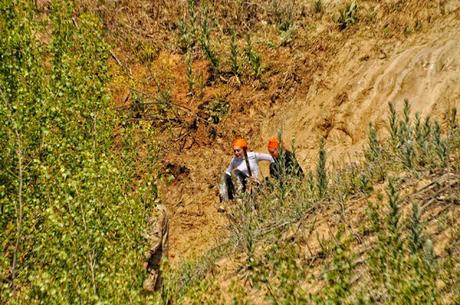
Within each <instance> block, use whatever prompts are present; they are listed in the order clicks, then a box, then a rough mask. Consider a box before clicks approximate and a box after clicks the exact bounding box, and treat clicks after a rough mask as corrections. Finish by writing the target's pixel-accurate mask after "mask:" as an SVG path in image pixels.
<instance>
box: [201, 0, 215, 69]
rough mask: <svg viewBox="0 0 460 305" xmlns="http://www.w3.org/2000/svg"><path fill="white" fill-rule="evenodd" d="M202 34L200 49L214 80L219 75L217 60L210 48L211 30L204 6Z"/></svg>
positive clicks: (206, 9) (206, 8)
mask: <svg viewBox="0 0 460 305" xmlns="http://www.w3.org/2000/svg"><path fill="white" fill-rule="evenodd" d="M201 30H202V33H201V39H200V41H201V47H202V49H203V52H204V54H205V55H206V57H207V58H208V60H209V61H210V62H211V67H210V68H211V75H212V77H213V78H216V77H217V75H218V74H219V58H218V57H217V54H216V53H215V52H214V50H213V49H212V47H211V29H210V27H209V16H208V7H207V5H205V6H204V7H203V22H202V29H201Z"/></svg>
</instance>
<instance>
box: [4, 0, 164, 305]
mask: <svg viewBox="0 0 460 305" xmlns="http://www.w3.org/2000/svg"><path fill="white" fill-rule="evenodd" d="M0 11H1V12H2V13H1V17H0V28H3V29H8V30H7V31H1V33H0V40H1V44H2V46H3V47H2V49H1V50H0V57H1V59H2V60H1V63H0V88H1V90H0V101H1V103H0V119H1V120H2V122H6V123H5V124H2V126H1V127H0V136H1V137H0V141H1V145H2V146H3V147H5V148H6V149H4V150H2V152H1V158H0V160H1V161H0V162H1V163H2V167H1V173H0V177H1V180H2V181H1V182H2V183H1V184H2V186H4V187H3V188H2V194H1V197H0V202H1V204H2V207H3V209H4V210H5V213H2V220H1V221H0V226H1V230H0V231H1V232H2V234H1V243H2V245H4V250H2V252H1V257H2V260H1V263H2V270H7V272H6V273H3V272H2V273H1V276H2V278H1V285H2V286H1V290H2V297H1V299H3V300H4V301H5V303H6V304H9V303H11V304H15V303H24V302H26V303H32V304H64V303H65V304H77V303H85V304H96V303H111V304H126V303H132V302H137V301H136V300H140V299H141V298H142V296H141V295H139V294H138V293H137V291H136V289H133V287H141V283H142V274H143V271H142V266H141V263H140V262H141V260H140V257H141V254H142V253H143V247H144V244H145V241H144V240H143V238H142V231H143V226H144V223H145V220H146V218H147V214H148V212H149V211H150V210H151V208H152V207H153V206H154V204H155V198H156V191H155V190H156V188H155V187H154V184H153V182H154V180H153V177H152V175H146V176H145V178H144V179H142V180H138V181H137V182H136V181H135V177H136V175H135V170H136V168H135V167H132V165H133V164H135V162H136V158H138V156H135V155H132V154H131V152H132V151H136V150H132V145H133V141H134V140H133V139H132V138H124V137H123V136H122V141H124V142H125V143H126V144H127V146H126V147H124V148H128V149H129V150H124V149H122V150H121V154H120V155H117V154H115V153H114V152H113V151H112V148H113V145H114V138H113V132H114V129H115V128H116V126H117V125H118V124H119V121H118V120H119V118H118V116H117V115H116V114H115V113H114V112H113V111H112V110H111V105H110V96H109V95H108V92H107V89H106V84H107V82H108V80H109V73H108V68H107V58H108V57H107V56H108V52H107V46H106V44H105V42H104V40H103V38H102V28H101V24H100V22H99V20H98V19H97V18H96V17H94V16H92V15H89V14H83V15H80V16H77V17H74V16H73V8H72V5H71V4H69V3H68V2H66V1H58V0H56V1H53V2H52V10H51V14H50V19H49V20H47V21H46V22H45V24H43V25H42V24H39V23H38V21H36V19H34V18H31V16H32V14H33V13H34V7H33V6H32V5H31V4H30V2H29V1H20V0H18V1H1V2H0ZM47 27H51V29H52V33H51V34H50V35H51V36H50V41H51V43H50V44H47V43H46V42H45V41H47V40H43V39H42V40H39V39H37V37H38V35H39V34H41V35H44V33H46V31H45V29H46V28H47ZM145 144H147V143H145ZM151 151H153V152H154V151H155V150H154V149H152V150H151ZM151 161H154V158H153V159H152V160H151ZM149 164H152V163H149ZM133 187H134V188H135V190H133ZM4 267H5V268H4ZM3 300H2V303H3ZM26 300H27V301H26Z"/></svg>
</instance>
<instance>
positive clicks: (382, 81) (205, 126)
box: [119, 1, 459, 262]
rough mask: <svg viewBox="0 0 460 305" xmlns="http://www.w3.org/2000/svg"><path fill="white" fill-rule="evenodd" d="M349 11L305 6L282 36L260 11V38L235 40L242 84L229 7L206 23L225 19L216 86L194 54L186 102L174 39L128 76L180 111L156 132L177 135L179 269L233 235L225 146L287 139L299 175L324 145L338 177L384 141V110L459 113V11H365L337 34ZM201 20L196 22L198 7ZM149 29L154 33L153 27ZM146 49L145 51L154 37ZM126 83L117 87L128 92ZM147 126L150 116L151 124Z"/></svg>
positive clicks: (402, 6) (168, 160) (427, 6)
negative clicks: (345, 163)
mask: <svg viewBox="0 0 460 305" xmlns="http://www.w3.org/2000/svg"><path fill="white" fill-rule="evenodd" d="M280 3H281V4H283V5H284V6H283V5H281V4H280V7H281V8H285V9H286V10H287V9H288V8H289V6H288V4H289V3H288V2H286V3H284V2H280ZM398 3H399V4H398ZM345 4H346V3H342V2H337V3H336V2H326V1H325V2H322V6H321V8H320V10H319V11H318V12H316V11H315V8H314V5H313V3H310V2H303V3H302V4H298V6H299V7H298V8H295V9H293V10H292V11H293V12H294V13H293V15H292V20H291V22H292V26H291V27H289V28H288V30H286V31H280V30H279V28H278V27H277V23H276V20H278V19H276V18H275V17H274V16H273V15H272V13H273V9H274V8H273V7H271V6H270V5H269V4H265V3H264V4H263V5H262V6H261V7H263V8H264V9H262V10H260V11H257V13H254V15H252V17H251V18H255V19H256V20H259V22H258V23H254V24H253V29H252V31H251V32H249V31H248V29H246V28H245V27H243V28H242V29H240V30H239V31H238V32H237V33H238V34H239V35H238V36H237V45H238V46H239V51H238V52H239V55H238V60H239V61H240V62H241V69H242V70H241V71H242V72H241V74H240V76H239V77H238V78H236V77H235V76H232V74H231V73H230V72H229V71H230V62H229V61H230V59H229V58H228V56H229V55H228V54H229V52H230V50H229V47H228V45H229V43H230V41H229V34H226V28H227V29H228V28H231V27H232V26H234V25H235V24H236V25H238V22H243V21H241V20H240V21H238V20H234V19H228V18H226V17H223V16H222V14H224V13H223V11H225V9H226V8H228V7H226V5H227V4H214V5H213V6H212V7H213V8H214V11H213V10H211V9H210V14H214V15H215V16H216V18H217V19H216V23H215V26H216V28H215V32H213V34H212V35H213V36H211V37H213V39H214V41H213V42H212V43H213V46H214V47H215V49H216V51H215V52H216V54H218V56H220V60H221V69H222V70H223V71H224V72H223V73H221V75H220V76H219V80H218V81H211V82H209V83H200V81H201V82H203V79H206V78H208V79H209V77H211V76H210V74H209V73H210V72H209V71H210V65H211V64H210V63H209V61H208V60H206V56H204V55H203V54H201V53H200V52H199V51H197V50H196V48H197V47H194V49H193V50H194V51H193V52H194V53H193V54H195V55H193V58H194V59H193V62H192V65H191V69H192V76H191V77H192V78H193V79H194V81H195V84H194V85H195V86H198V89H197V90H200V92H199V93H196V94H194V95H190V94H188V93H189V91H188V90H187V88H188V86H189V84H188V80H187V75H188V74H187V73H188V72H187V71H188V70H187V69H188V68H187V67H189V66H188V65H187V58H186V57H187V56H186V54H183V53H182V54H181V52H182V51H181V50H180V49H179V50H176V51H175V52H178V53H179V54H177V53H175V52H174V53H173V54H171V51H170V50H171V49H174V48H177V45H176V44H175V40H174V39H172V38H173V37H169V38H168V40H167V41H168V43H167V44H165V45H164V49H163V48H162V46H158V45H157V44H154V46H155V47H157V48H158V50H157V51H155V53H154V55H152V59H151V61H148V62H147V63H145V64H143V65H142V64H139V63H133V64H132V65H131V66H130V67H131V68H130V69H131V72H129V73H131V76H130V78H134V79H139V80H142V81H138V82H137V83H136V86H137V88H138V89H140V90H141V91H143V92H147V93H148V94H150V95H145V96H144V98H145V99H150V100H157V96H158V94H160V93H161V92H162V91H168V90H169V91H170V92H171V101H172V103H173V104H172V110H170V112H169V117H168V119H166V120H160V122H161V121H162V122H163V123H166V124H167V125H163V126H165V127H167V126H170V127H169V128H167V129H165V130H166V131H167V133H163V136H162V138H163V139H164V142H165V143H166V146H165V147H164V150H163V151H164V152H165V157H164V162H165V167H164V168H165V177H169V178H170V179H173V180H174V181H173V182H172V183H169V184H165V185H163V186H162V188H161V189H162V194H163V199H164V200H165V201H166V202H167V206H168V208H169V210H170V214H171V222H172V223H171V224H172V225H171V237H170V238H171V239H170V243H171V250H170V259H171V260H172V261H173V262H176V261H180V260H181V258H182V257H184V256H185V257H188V256H190V255H192V254H193V253H201V252H202V251H203V250H205V249H208V248H209V247H211V245H213V244H215V242H216V240H218V239H220V238H221V236H220V234H224V235H225V230H224V229H223V227H224V226H225V224H226V220H225V217H223V215H221V214H219V213H217V211H216V204H217V184H218V182H219V181H220V176H221V173H222V172H223V170H224V168H225V167H226V165H227V162H228V160H229V159H230V156H231V154H230V152H229V144H230V143H231V141H232V139H233V138H234V137H236V136H244V137H247V138H248V139H249V141H250V144H251V147H252V148H254V149H260V150H261V151H265V149H266V148H265V141H266V139H267V138H269V137H271V136H273V135H275V134H277V132H278V130H282V131H283V134H284V138H285V139H286V141H287V142H290V141H291V140H294V139H295V146H296V153H297V155H298V157H299V160H300V162H301V165H302V166H303V167H304V168H305V169H310V168H312V164H314V163H315V162H316V160H315V158H316V153H317V149H318V143H319V138H320V137H321V136H323V137H325V138H326V139H327V143H326V147H327V149H328V151H329V155H330V160H331V161H332V162H330V163H329V164H330V165H331V166H332V164H333V163H334V161H340V160H343V159H344V158H345V159H346V160H358V159H360V158H361V157H360V156H356V155H355V153H356V152H358V151H359V150H360V148H361V147H362V146H363V143H364V142H363V141H364V140H366V139H367V130H368V125H369V123H373V124H375V125H376V126H377V131H378V134H379V135H380V136H384V135H387V134H388V131H387V130H386V129H385V127H384V123H383V122H385V121H386V120H387V115H386V110H387V107H388V102H394V103H395V105H396V108H397V110H398V111H401V110H402V104H403V100H404V99H406V98H407V99H408V100H409V101H410V103H411V107H412V110H413V112H420V113H421V115H422V116H426V115H432V116H434V117H437V118H441V119H443V118H442V115H443V113H445V112H446V111H447V110H448V109H450V108H452V107H454V106H458V104H459V89H458V86H456V85H455V84H456V83H457V82H458V78H459V64H458V63H459V55H458V52H456V50H457V47H458V43H459V30H458V28H459V21H458V1H447V2H442V3H437V4H434V3H432V2H431V1H427V2H422V3H420V2H410V1H409V2H397V1H387V2H381V3H380V2H373V1H362V2H359V5H358V9H357V10H356V20H357V22H356V23H350V25H349V26H348V27H347V28H346V29H345V30H343V31H341V30H340V28H339V26H338V23H337V22H336V21H335V20H336V19H337V16H338V14H339V12H340V11H341V10H344V9H345ZM169 5H171V6H173V7H175V6H174V5H173V4H169ZM229 5H230V4H229ZM230 7H231V5H230ZM233 8H234V7H233ZM140 9H141V8H137V9H135V8H133V11H134V12H136V11H137V10H140ZM235 9H236V8H235ZM195 10H196V14H197V15H198V16H200V13H199V12H200V5H199V4H197V6H196V9H195ZM178 11H182V12H183V15H182V16H183V20H185V21H186V22H191V21H190V20H189V19H187V18H190V9H188V10H187V7H186V6H183V7H175V8H172V7H168V6H167V7H165V9H164V10H163V11H162V10H159V12H163V15H162V16H163V17H164V19H165V20H169V19H171V20H176V19H174V18H175V16H176V15H177V18H179V17H178V16H179V15H180V14H179V13H178ZM240 13H241V12H240ZM133 16H134V17H132V18H135V16H138V15H136V14H134V15H133ZM283 16H284V15H283ZM120 18H122V17H120ZM168 18H169V19H168ZM200 18H202V17H197V19H200ZM248 18H249V17H248ZM280 18H281V17H280ZM162 20H163V19H162ZM187 20H189V21H187ZM176 21H177V20H176ZM164 22H165V24H167V22H166V21H164ZM171 22H172V21H171ZM197 24H198V25H197V31H198V28H199V27H200V25H199V22H198V21H197ZM219 26H221V27H222V28H219ZM146 29H151V30H152V31H154V27H146ZM161 29H162V27H161V26H160V27H159V28H157V30H161ZM237 29H238V28H237ZM163 30H165V29H164V28H163ZM227 31H228V30H227ZM244 33H251V35H252V36H253V37H252V40H253V45H254V48H255V49H256V51H257V52H258V53H259V54H260V55H261V59H262V67H263V73H262V74H261V76H260V77H254V76H251V72H250V65H248V64H245V63H244V61H245V60H246V59H245V55H244V52H243V51H244V48H245V42H244V35H245V34H244ZM152 35H154V34H153V32H152ZM143 37H144V39H146V41H149V38H148V35H147V36H143ZM154 37H157V36H154ZM161 37H163V36H161ZM176 37H177V36H176ZM179 38H180V36H179ZM179 38H177V39H179ZM143 43H144V44H143V45H149V44H148V43H147V42H143ZM121 46H123V47H125V45H124V44H122V45H121ZM120 54H121V55H119V57H120V58H122V61H126V62H127V63H129V62H130V61H135V60H133V59H132V58H129V57H126V58H123V54H125V53H123V51H122V50H120ZM248 69H249V70H248ZM176 71H179V73H176ZM126 81H127V80H121V81H120V87H123V86H124V85H123V84H124V83H126ZM119 91H121V94H119V100H120V102H119V103H120V104H122V103H123V102H124V103H127V104H128V105H129V104H130V103H132V100H131V99H132V95H128V91H127V90H126V89H119ZM149 92H150V93H149ZM207 105H214V106H215V108H212V107H208V106H207ZM170 107H171V106H170ZM207 107H208V108H207ZM213 109H214V110H213ZM145 111H146V112H147V113H149V109H147V110H145ZM151 111H152V110H150V113H151ZM153 111H154V112H156V111H157V109H153ZM171 112H173V114H171ZM213 115H214V117H212V116H213ZM149 117H151V115H149V114H144V118H145V119H147V120H149ZM214 118H217V119H216V120H215V119H214ZM174 120H176V121H174ZM160 124H161V123H160ZM210 160H212V162H211V164H209V163H210Z"/></svg>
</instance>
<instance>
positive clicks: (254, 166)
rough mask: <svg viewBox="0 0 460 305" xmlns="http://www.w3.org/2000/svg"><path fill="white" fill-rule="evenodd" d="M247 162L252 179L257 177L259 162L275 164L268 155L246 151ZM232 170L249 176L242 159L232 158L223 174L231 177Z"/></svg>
mask: <svg viewBox="0 0 460 305" xmlns="http://www.w3.org/2000/svg"><path fill="white" fill-rule="evenodd" d="M248 161H249V166H250V167H251V173H252V177H254V178H256V179H257V178H258V177H259V164H258V163H259V161H270V162H275V160H273V158H272V156H271V155H269V154H264V153H257V152H252V151H248ZM234 169H238V170H240V171H242V172H243V173H245V174H246V175H248V176H249V171H248V168H247V166H246V161H244V157H243V158H237V157H233V158H232V160H231V161H230V164H229V165H228V167H227V170H226V171H225V173H226V174H227V175H231V173H232V171H233V170H234Z"/></svg>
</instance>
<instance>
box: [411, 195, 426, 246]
mask: <svg viewBox="0 0 460 305" xmlns="http://www.w3.org/2000/svg"><path fill="white" fill-rule="evenodd" d="M422 229H423V227H422V220H421V213H420V208H419V206H418V204H416V203H413V204H412V214H411V218H410V220H409V231H410V236H409V249H410V251H411V253H412V254H416V253H418V252H419V251H420V250H422V249H423V244H424V237H423V231H422Z"/></svg>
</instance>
